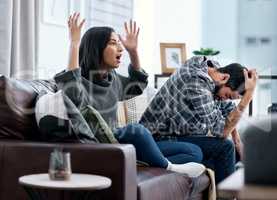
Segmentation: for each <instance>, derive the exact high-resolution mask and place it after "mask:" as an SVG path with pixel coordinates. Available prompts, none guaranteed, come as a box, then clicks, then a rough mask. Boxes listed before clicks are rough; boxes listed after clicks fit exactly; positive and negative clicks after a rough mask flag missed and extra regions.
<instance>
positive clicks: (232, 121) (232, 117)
mask: <svg viewBox="0 0 277 200" xmlns="http://www.w3.org/2000/svg"><path fill="white" fill-rule="evenodd" d="M252 96H253V91H246V92H245V94H244V95H243V97H242V99H241V101H240V103H239V104H238V105H237V107H236V108H235V109H234V110H233V111H232V112H230V114H229V115H228V116H227V119H226V122H225V126H224V130H223V136H224V138H226V137H228V136H229V134H230V133H231V132H232V131H233V130H234V129H235V128H236V125H237V123H238V122H239V120H240V118H241V116H242V113H243V112H244V110H245V109H246V107H247V106H248V105H249V103H250V102H251V100H252Z"/></svg>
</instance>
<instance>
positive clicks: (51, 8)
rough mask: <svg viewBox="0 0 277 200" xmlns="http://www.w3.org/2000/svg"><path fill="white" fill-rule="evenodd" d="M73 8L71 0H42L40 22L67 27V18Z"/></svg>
mask: <svg viewBox="0 0 277 200" xmlns="http://www.w3.org/2000/svg"><path fill="white" fill-rule="evenodd" d="M72 9H73V1H72V0H43V4H42V22H43V23H44V24H49V25H55V26H60V27H67V19H68V16H69V15H70V14H71V12H72Z"/></svg>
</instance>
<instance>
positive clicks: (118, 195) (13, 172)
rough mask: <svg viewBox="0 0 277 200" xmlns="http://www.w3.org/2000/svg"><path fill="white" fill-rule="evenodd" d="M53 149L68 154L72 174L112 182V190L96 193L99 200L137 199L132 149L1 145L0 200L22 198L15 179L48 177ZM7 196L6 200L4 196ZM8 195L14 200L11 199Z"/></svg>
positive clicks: (31, 143) (21, 191) (106, 145)
mask: <svg viewBox="0 0 277 200" xmlns="http://www.w3.org/2000/svg"><path fill="white" fill-rule="evenodd" d="M55 147H63V148H64V149H66V150H67V151H69V152H70V153H71V165H72V172H73V173H74V172H75V173H89V174H98V175H103V176H106V177H109V178H111V180H112V186H111V187H110V188H108V189H106V190H103V191H99V195H100V196H101V199H102V198H103V199H115V200H135V199H136V195H137V181H136V178H137V173H136V154H135V149H134V147H133V146H132V145H121V144H52V143H37V142H14V141H8V142H3V141H1V142H0V159H1V165H0V177H1V178H0V188H1V191H0V199H20V198H21V197H22V195H25V194H23V190H22V188H21V187H20V186H19V185H18V177H20V176H23V175H26V174H34V173H47V172H48V166H49V155H50V152H52V151H53V149H54V148H55ZM7 194H8V195H9V198H8V197H7V196H5V195H7ZM11 194H13V195H15V196H14V197H11ZM5 197H6V198H5Z"/></svg>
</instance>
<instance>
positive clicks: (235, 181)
mask: <svg viewBox="0 0 277 200" xmlns="http://www.w3.org/2000/svg"><path fill="white" fill-rule="evenodd" d="M217 196H218V197H221V198H227V199H229V198H236V199H245V200H248V199H249V200H250V199H251V200H253V199H256V200H258V199H262V200H273V199H275V200H276V199H277V186H264V185H250V184H245V183H244V170H243V169H239V170H237V171H236V172H235V173H233V174H232V175H230V176H229V177H227V178H226V179H225V180H223V181H222V182H221V183H219V184H218V186H217Z"/></svg>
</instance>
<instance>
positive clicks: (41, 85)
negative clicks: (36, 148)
mask: <svg viewBox="0 0 277 200" xmlns="http://www.w3.org/2000/svg"><path fill="white" fill-rule="evenodd" d="M41 90H48V91H53V92H54V91H55V90H56V87H55V84H54V82H52V81H44V80H17V79H12V78H7V77H5V76H0V138H8V139H36V137H38V135H39V134H38V127H37V125H36V121H35V113H34V106H35V100H36V97H37V94H38V93H39V92H40V91H41Z"/></svg>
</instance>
